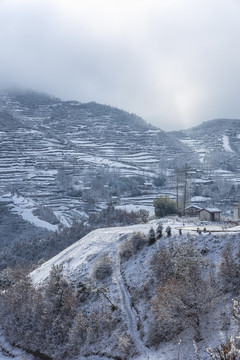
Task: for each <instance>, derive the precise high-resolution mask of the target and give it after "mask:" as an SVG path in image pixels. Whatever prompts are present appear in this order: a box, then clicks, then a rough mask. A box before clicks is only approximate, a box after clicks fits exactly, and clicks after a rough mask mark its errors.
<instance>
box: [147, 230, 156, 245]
mask: <svg viewBox="0 0 240 360" xmlns="http://www.w3.org/2000/svg"><path fill="white" fill-rule="evenodd" d="M155 241H156V237H155V231H154V229H153V228H151V229H150V230H149V233H148V245H153V244H154V243H155Z"/></svg>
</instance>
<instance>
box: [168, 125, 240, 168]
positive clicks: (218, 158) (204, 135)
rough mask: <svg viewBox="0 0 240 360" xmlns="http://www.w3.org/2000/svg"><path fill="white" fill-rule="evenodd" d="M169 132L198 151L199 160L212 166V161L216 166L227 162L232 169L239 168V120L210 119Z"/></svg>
mask: <svg viewBox="0 0 240 360" xmlns="http://www.w3.org/2000/svg"><path fill="white" fill-rule="evenodd" d="M171 134H172V135H173V136H174V137H176V138H177V139H179V140H180V141H181V142H182V143H184V144H185V145H187V146H189V148H190V149H191V150H193V151H195V152H196V153H198V154H199V158H200V160H201V162H203V161H205V162H210V163H211V166H212V167H214V162H215V166H216V167H219V166H222V164H224V163H227V164H228V168H229V169H230V168H231V170H232V171H239V170H240V163H239V155H240V120H238V119H215V120H210V121H206V122H204V123H202V124H201V125H199V126H196V127H193V128H191V129H188V130H182V131H175V132H172V133H171ZM224 166H225V165H224Z"/></svg>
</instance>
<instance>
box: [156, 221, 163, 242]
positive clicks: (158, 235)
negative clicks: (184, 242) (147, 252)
mask: <svg viewBox="0 0 240 360" xmlns="http://www.w3.org/2000/svg"><path fill="white" fill-rule="evenodd" d="M162 232H163V226H162V224H161V223H159V224H158V226H157V229H156V239H160V238H161V237H162Z"/></svg>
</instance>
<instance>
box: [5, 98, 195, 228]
mask: <svg viewBox="0 0 240 360" xmlns="http://www.w3.org/2000/svg"><path fill="white" fill-rule="evenodd" d="M0 126H1V131H0V195H1V194H2V195H4V194H6V193H8V196H9V201H10V200H12V201H13V206H21V209H22V211H23V210H24V209H23V207H24V204H23V203H22V204H21V205H20V202H19V200H17V197H16V196H19V195H21V196H22V197H23V198H26V199H28V200H27V201H28V203H31V204H32V206H33V210H37V208H38V206H40V205H47V206H49V207H50V208H51V209H52V211H53V212H54V214H55V215H56V216H57V217H58V218H59V220H60V222H61V223H62V224H63V225H66V224H68V223H69V222H70V223H71V220H72V219H73V218H75V217H77V218H79V217H83V216H85V215H86V212H89V211H90V210H92V209H95V208H96V206H97V204H100V203H101V202H103V203H105V204H106V202H109V201H112V196H120V197H122V196H125V195H126V194H127V193H129V194H130V193H132V194H133V193H134V194H135V195H136V194H137V193H138V194H139V195H141V193H142V192H144V189H145V192H146V191H147V192H149V184H150V183H151V179H153V178H154V177H155V176H156V175H158V174H159V172H160V168H161V167H166V166H165V165H163V164H170V163H173V162H175V161H176V160H177V159H178V158H179V157H182V156H183V155H184V158H185V159H191V156H192V151H191V150H190V149H189V148H188V147H187V146H185V145H184V144H183V143H182V142H181V141H179V140H178V139H177V138H175V137H173V136H172V135H171V134H168V133H166V132H164V131H162V130H160V129H158V128H156V127H153V126H152V125H149V124H147V123H146V122H145V121H144V120H143V119H141V118H140V117H138V116H137V115H135V114H129V113H127V112H126V111H123V110H119V109H117V108H113V107H111V106H107V105H100V104H97V103H95V102H90V103H86V104H84V103H80V102H77V101H61V100H60V99H58V98H55V97H52V96H48V95H46V94H42V93H36V92H32V91H26V92H19V91H14V92H5V93H2V94H1V96H0ZM167 166H168V165H167ZM134 177H135V178H136V177H141V178H142V180H141V181H140V180H137V181H138V182H139V181H140V182H141V187H142V190H139V188H138V186H135V185H131V186H132V190H131V191H130V190H129V191H127V190H128V189H127V186H126V185H125V190H122V189H123V188H124V186H123V184H122V183H121V184H120V185H119V181H118V180H116V179H119V178H125V179H126V181H127V182H128V183H129V181H130V179H132V178H134ZM121 181H122V180H121ZM134 181H135V180H134ZM145 182H148V186H147V187H146V188H144V183H145ZM139 184H140V183H139ZM129 189H130V186H129ZM147 192H146V194H147ZM155 192H156V191H155V190H154V187H152V193H153V195H152V197H150V200H148V201H149V202H150V203H151V204H152V198H153V197H155V196H156V195H155ZM13 195H15V197H14V196H13ZM29 199H30V200H29ZM16 202H17V203H18V204H16ZM29 206H30V205H29ZM24 211H25V212H27V210H26V209H25V210H24ZM24 211H23V212H22V216H24V213H25V212H24ZM35 213H36V211H35ZM32 219H33V218H32ZM38 223H39V222H38Z"/></svg>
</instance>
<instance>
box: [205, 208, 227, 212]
mask: <svg viewBox="0 0 240 360" xmlns="http://www.w3.org/2000/svg"><path fill="white" fill-rule="evenodd" d="M202 210H206V211H208V212H209V213H221V212H222V210H219V209H217V208H203V209H201V210H200V211H202Z"/></svg>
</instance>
